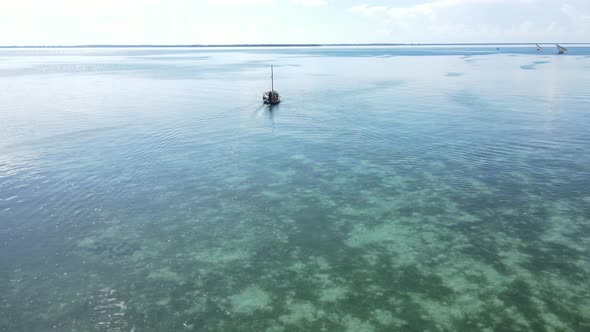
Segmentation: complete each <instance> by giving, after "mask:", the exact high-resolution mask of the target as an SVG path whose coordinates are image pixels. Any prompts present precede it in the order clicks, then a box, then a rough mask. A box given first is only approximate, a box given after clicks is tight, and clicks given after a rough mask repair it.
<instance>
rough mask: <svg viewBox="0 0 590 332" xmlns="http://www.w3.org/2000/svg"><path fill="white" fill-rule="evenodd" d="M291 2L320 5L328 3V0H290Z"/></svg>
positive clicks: (310, 5)
mask: <svg viewBox="0 0 590 332" xmlns="http://www.w3.org/2000/svg"><path fill="white" fill-rule="evenodd" d="M289 2H290V3H292V4H294V5H302V6H308V7H319V6H323V5H326V4H327V3H328V2H327V1H326V0H289Z"/></svg>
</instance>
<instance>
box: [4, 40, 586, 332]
mask: <svg viewBox="0 0 590 332" xmlns="http://www.w3.org/2000/svg"><path fill="white" fill-rule="evenodd" d="M569 49H570V52H569V53H568V54H566V55H562V56H558V55H556V54H554V53H556V52H554V50H553V49H550V48H545V49H544V50H543V51H542V52H536V51H535V49H534V48H530V47H501V48H500V50H496V49H495V47H430V48H427V47H425V48H419V47H409V48H325V47H323V48H276V49H260V48H257V49H231V48H229V49H117V48H113V49H8V50H0V60H1V61H0V63H1V64H0V86H2V89H0V312H1V313H2V314H1V315H0V331H110V332H114V331H184V330H186V331H233V330H236V331H425V330H428V331H478V330H486V329H487V330H489V331H585V330H590V318H589V316H588V312H590V290H589V288H588V286H587V285H588V281H589V278H590V258H589V257H590V189H588V188H590V169H589V165H590V153H589V151H590V149H589V148H590V132H589V131H588V124H589V123H590V122H589V121H590V114H589V113H588V112H589V109H588V105H589V103H590V94H589V93H588V92H589V91H590V79H589V78H588V77H590V76H589V74H590V48H588V47H570V48H569ZM271 64H272V65H274V66H275V88H276V89H277V90H278V91H279V92H280V93H281V95H282V100H283V102H282V103H281V104H280V105H279V106H275V107H273V108H268V107H267V106H263V105H262V104H261V101H262V100H261V97H262V92H263V91H265V90H268V89H269V85H270V80H269V78H270V77H269V76H270V72H269V66H270V65H271Z"/></svg>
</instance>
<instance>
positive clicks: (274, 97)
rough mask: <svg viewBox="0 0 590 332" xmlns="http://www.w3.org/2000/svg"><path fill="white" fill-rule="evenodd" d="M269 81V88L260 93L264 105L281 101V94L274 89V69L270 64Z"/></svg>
mask: <svg viewBox="0 0 590 332" xmlns="http://www.w3.org/2000/svg"><path fill="white" fill-rule="evenodd" d="M270 82H271V90H270V91H268V92H265V93H264V94H263V95H262V101H263V102H264V103H265V104H266V105H276V104H278V103H280V102H281V96H280V95H279V93H278V92H276V91H275V80H274V69H273V66H272V65H271V66H270Z"/></svg>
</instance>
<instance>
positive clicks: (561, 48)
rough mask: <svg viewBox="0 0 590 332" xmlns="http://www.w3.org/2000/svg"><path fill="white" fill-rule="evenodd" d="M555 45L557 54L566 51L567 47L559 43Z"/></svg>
mask: <svg viewBox="0 0 590 332" xmlns="http://www.w3.org/2000/svg"><path fill="white" fill-rule="evenodd" d="M555 46H557V52H558V53H557V54H563V53H565V52H567V48H565V47H563V46H561V45H559V44H555Z"/></svg>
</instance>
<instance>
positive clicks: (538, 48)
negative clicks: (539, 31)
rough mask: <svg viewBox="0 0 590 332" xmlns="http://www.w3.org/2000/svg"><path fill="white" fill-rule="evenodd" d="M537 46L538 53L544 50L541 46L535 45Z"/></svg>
mask: <svg viewBox="0 0 590 332" xmlns="http://www.w3.org/2000/svg"><path fill="white" fill-rule="evenodd" d="M535 45H536V46H537V52H539V51H540V50H542V49H543V48H542V47H541V46H540V45H539V44H535Z"/></svg>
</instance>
